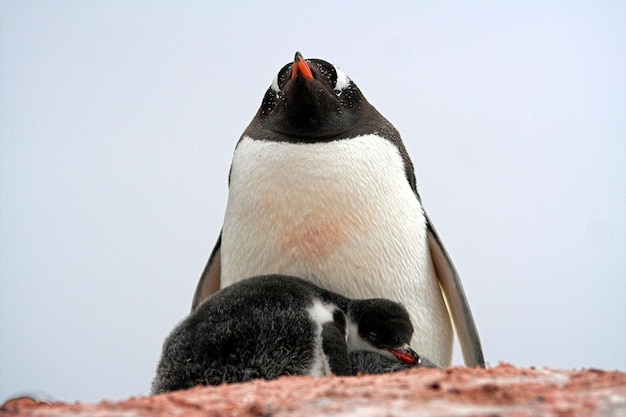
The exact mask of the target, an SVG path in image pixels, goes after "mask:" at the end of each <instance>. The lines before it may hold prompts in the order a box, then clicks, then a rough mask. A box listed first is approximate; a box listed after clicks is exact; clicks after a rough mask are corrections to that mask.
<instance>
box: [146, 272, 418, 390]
mask: <svg viewBox="0 0 626 417" xmlns="http://www.w3.org/2000/svg"><path fill="white" fill-rule="evenodd" d="M412 334H413V326H412V325H411V321H410V320H409V315H408V313H407V311H406V310H405V309H404V308H403V307H402V306H401V305H400V304H398V303H395V302H393V301H390V300H385V299H368V300H352V299H349V298H346V297H343V296H341V295H339V294H336V293H332V292H330V291H326V290H324V289H322V288H320V287H318V286H316V285H314V284H312V283H310V282H308V281H305V280H302V279H300V278H296V277H290V276H280V275H266V276H258V277H253V278H248V279H245V280H243V281H240V282H238V283H236V284H233V285H230V286H228V287H227V288H225V289H223V290H221V291H219V292H218V293H216V294H215V295H213V296H212V297H210V298H208V299H207V300H206V301H204V302H203V303H202V304H200V306H199V307H198V308H197V309H196V310H195V311H193V312H192V313H191V314H190V315H189V316H188V317H187V318H186V319H185V320H183V321H182V322H181V323H180V324H179V325H178V326H177V327H176V328H175V329H174V330H173V331H172V333H171V334H170V335H169V336H168V338H167V339H166V340H165V343H164V344H163V352H162V356H161V360H160V362H159V365H158V367H157V374H156V377H155V378H154V381H153V383H152V392H153V393H154V394H158V393H161V392H166V391H173V390H178V389H184V388H190V387H193V386H195V385H199V384H202V385H217V384H220V383H223V382H229V383H230V382H244V381H248V380H250V379H255V378H265V379H274V378H278V377H279V376H281V375H313V376H323V375H329V374H331V373H333V374H335V375H352V374H353V372H361V373H375V372H379V373H380V372H388V371H393V370H397V369H402V367H398V368H390V367H389V366H387V367H386V368H384V369H383V368H376V369H369V368H368V366H369V362H368V361H366V360H361V361H359V362H358V363H356V365H355V367H354V371H353V366H352V364H351V361H350V354H351V353H353V354H355V357H356V358H358V357H359V356H358V355H359V353H358V352H360V353H361V354H362V353H363V352H367V353H371V354H372V355H376V356H380V357H384V358H385V360H386V361H388V362H400V361H401V362H402V363H405V364H407V366H415V365H419V363H420V358H419V356H418V355H417V353H415V351H414V350H413V349H411V347H410V346H409V344H408V343H409V341H410V339H411V336H412ZM356 351H358V352H356ZM372 362H373V363H377V362H376V361H375V360H372ZM378 362H381V361H378Z"/></svg>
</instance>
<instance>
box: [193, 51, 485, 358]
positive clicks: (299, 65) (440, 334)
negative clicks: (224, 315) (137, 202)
mask: <svg viewBox="0 0 626 417" xmlns="http://www.w3.org/2000/svg"><path fill="white" fill-rule="evenodd" d="M275 273H276V274H285V275H295V276H299V277H302V278H305V279H307V280H309V281H311V282H313V283H315V284H317V285H319V286H321V287H323V288H326V289H328V290H330V291H334V292H338V293H340V294H343V295H345V296H347V297H351V298H373V297H381V298H388V299H391V300H394V301H397V302H400V303H401V304H403V305H405V306H406V307H407V309H408V311H409V315H410V317H411V320H412V321H413V323H414V324H415V326H416V331H415V334H414V337H413V341H412V345H413V346H414V347H415V348H416V349H417V351H418V352H420V354H423V355H424V356H426V357H428V358H429V359H430V360H432V361H433V362H434V364H436V365H437V366H440V367H445V366H449V365H450V364H451V362H452V350H453V343H454V336H453V331H452V323H451V319H452V322H454V327H455V328H456V331H457V336H458V337H459V341H460V345H461V349H462V352H463V357H464V360H465V364H466V365H467V366H471V367H474V366H484V359H483V353H482V348H481V343H480V339H479V336H478V331H477V329H476V326H475V324H474V319H473V316H472V313H471V310H470V307H469V304H468V302H467V299H466V297H465V292H464V290H463V287H462V285H461V281H460V278H459V276H458V274H457V272H456V269H455V267H454V265H453V264H452V260H451V259H450V257H449V256H448V253H447V252H446V250H445V248H444V246H443V244H442V242H441V240H440V239H439V236H438V235H437V232H436V230H435V227H434V226H433V223H432V221H430V219H429V218H428V216H427V215H426V212H425V211H424V208H423V206H422V202H421V198H420V195H419V193H418V191H417V187H416V180H415V174H414V170H413V164H412V162H411V159H410V158H409V155H408V154H407V151H406V148H405V147H404V144H403V143H402V139H401V137H400V134H399V133H398V131H397V130H396V129H395V127H394V126H393V125H392V124H391V123H390V122H389V121H387V119H385V118H384V117H383V116H382V115H381V114H380V113H379V112H378V111H377V110H376V109H375V108H374V107H373V106H372V105H371V104H370V103H369V102H368V101H367V100H366V99H365V97H364V96H363V94H362V93H361V91H360V90H359V88H358V87H357V86H356V84H355V83H354V82H353V81H352V80H351V79H350V78H348V76H347V75H346V74H345V73H344V72H343V71H342V70H341V69H339V68H337V67H336V66H334V65H333V64H330V63H328V62H326V61H322V60H319V59H309V60H305V59H304V58H303V57H302V55H301V54H300V53H299V52H297V53H296V56H295V59H294V61H293V62H292V63H290V64H287V65H285V66H284V67H283V68H282V69H281V70H280V71H279V72H278V74H277V75H276V77H275V78H274V80H273V81H272V83H271V86H270V87H269V88H268V90H267V92H266V93H265V96H264V98H263V101H262V104H261V107H260V109H259V110H258V112H257V114H256V115H255V117H254V118H253V119H252V122H251V123H250V124H249V125H248V127H247V128H246V130H245V131H244V132H243V134H242V136H241V138H240V139H239V142H238V143H237V146H236V148H235V152H234V155H233V161H232V165H231V169H230V175H229V194H228V202H227V208H226V214H225V217H224V225H223V228H222V232H221V234H220V237H219V239H218V241H217V244H216V246H215V249H213V252H212V253H211V256H210V258H209V261H208V263H207V266H206V268H205V270H204V272H203V273H202V276H201V278H200V282H199V283H198V286H197V288H196V292H195V296H194V300H193V303H192V309H194V308H196V307H197V306H198V305H199V304H200V302H201V301H202V300H204V299H205V298H206V297H208V296H209V295H210V294H212V293H214V292H215V291H217V290H218V289H220V288H225V287H227V286H228V285H231V284H233V283H235V282H238V281H240V280H242V279H244V278H247V277H250V276H254V275H264V274H275ZM444 297H445V301H444ZM446 303H447V306H446Z"/></svg>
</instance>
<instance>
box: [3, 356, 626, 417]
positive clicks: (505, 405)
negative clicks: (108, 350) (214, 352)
mask: <svg viewBox="0 0 626 417" xmlns="http://www.w3.org/2000/svg"><path fill="white" fill-rule="evenodd" d="M0 415H1V416H3V417H4V416H33V417H35V416H37V417H52V416H93V417H105V416H106V417H109V416H110V417H122V416H123V417H139V416H189V417H195V416H202V417H206V416H230V417H239V416H241V417H248V416H267V417H269V416H276V417H278V416H299V417H301V416H358V417H369V416H372V417H373V416H376V417H377V416H490V417H495V416H502V417H505V416H511V417H523V416H559V417H574V416H581V417H582V416H585V417H588V416H626V373H624V372H609V371H601V370H595V369H588V370H581V371H564V370H554V369H524V368H516V367H514V366H511V365H506V364H501V365H499V366H497V367H494V368H491V369H486V370H485V369H467V368H450V369H445V370H440V369H424V368H422V369H412V370H408V371H404V372H399V373H395V374H386V375H365V376H357V377H329V378H321V379H316V378H312V377H283V378H280V379H278V380H275V381H269V382H268V381H263V380H256V381H252V382H248V383H244V384H231V385H221V386H217V387H196V388H193V389H190V390H187V391H179V392H173V393H168V394H163V395H158V396H152V397H144V398H131V399H129V400H126V401H121V402H106V401H105V402H101V403H98V404H80V403H75V404H66V403H53V404H50V403H37V402H35V401H33V400H29V399H26V398H24V399H14V400H11V401H8V402H7V403H5V404H4V405H3V406H2V408H0Z"/></svg>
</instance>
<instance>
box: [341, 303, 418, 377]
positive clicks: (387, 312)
mask: <svg viewBox="0 0 626 417" xmlns="http://www.w3.org/2000/svg"><path fill="white" fill-rule="evenodd" d="M348 317H349V319H350V320H351V321H352V322H353V323H354V325H355V326H356V329H354V328H353V329H351V331H349V334H348V347H349V349H350V350H359V349H362V350H377V351H382V352H388V353H391V354H392V355H393V356H395V357H396V358H397V359H399V360H400V361H402V362H405V363H408V364H411V365H419V364H420V362H421V359H420V357H419V355H418V354H417V353H416V352H415V351H414V350H413V349H412V348H411V346H410V345H409V341H410V340H411V337H412V336H413V325H412V324H411V320H410V319H409V314H408V313H407V311H406V309H405V308H404V307H402V305H400V304H398V303H395V302H393V301H391V300H386V299H382V298H373V299H368V300H354V301H353V302H352V305H351V306H350V308H349V313H348ZM352 327H353V326H352ZM355 333H356V334H355ZM371 348H373V349H371Z"/></svg>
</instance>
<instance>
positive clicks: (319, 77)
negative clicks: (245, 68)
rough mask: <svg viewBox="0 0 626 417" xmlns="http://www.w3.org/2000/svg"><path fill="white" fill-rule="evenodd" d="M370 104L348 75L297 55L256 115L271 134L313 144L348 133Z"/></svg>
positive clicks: (279, 74) (282, 73)
mask: <svg viewBox="0 0 626 417" xmlns="http://www.w3.org/2000/svg"><path fill="white" fill-rule="evenodd" d="M366 106H369V103H368V102H367V100H365V98H364V97H363V95H362V94H361V91H360V90H359V88H358V87H357V86H356V84H354V83H353V82H352V80H350V78H348V76H347V75H346V74H345V73H344V72H343V71H342V70H340V69H339V68H337V67H336V66H334V65H333V64H331V63H329V62H326V61H322V60H321V59H306V60H305V59H304V58H303V57H302V54H300V52H296V56H295V58H294V60H293V62H292V63H289V64H287V65H285V66H284V67H283V68H282V69H281V70H280V71H279V72H278V74H277V75H276V77H275V78H274V80H273V81H272V85H271V86H270V88H268V90H267V92H266V93H265V97H264V98H263V103H262V104H261V108H260V109H259V112H258V113H257V116H258V118H259V121H260V123H261V125H262V126H263V127H264V128H265V129H267V130H270V131H272V132H276V133H279V134H283V135H288V136H290V137H297V138H306V139H310V140H312V141H315V140H320V139H329V138H333V137H335V136H338V135H341V134H342V133H345V132H347V131H349V130H350V129H351V128H352V127H353V126H354V124H355V123H356V122H357V121H358V120H359V119H360V118H361V117H362V116H363V110H364V108H365V107H366Z"/></svg>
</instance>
